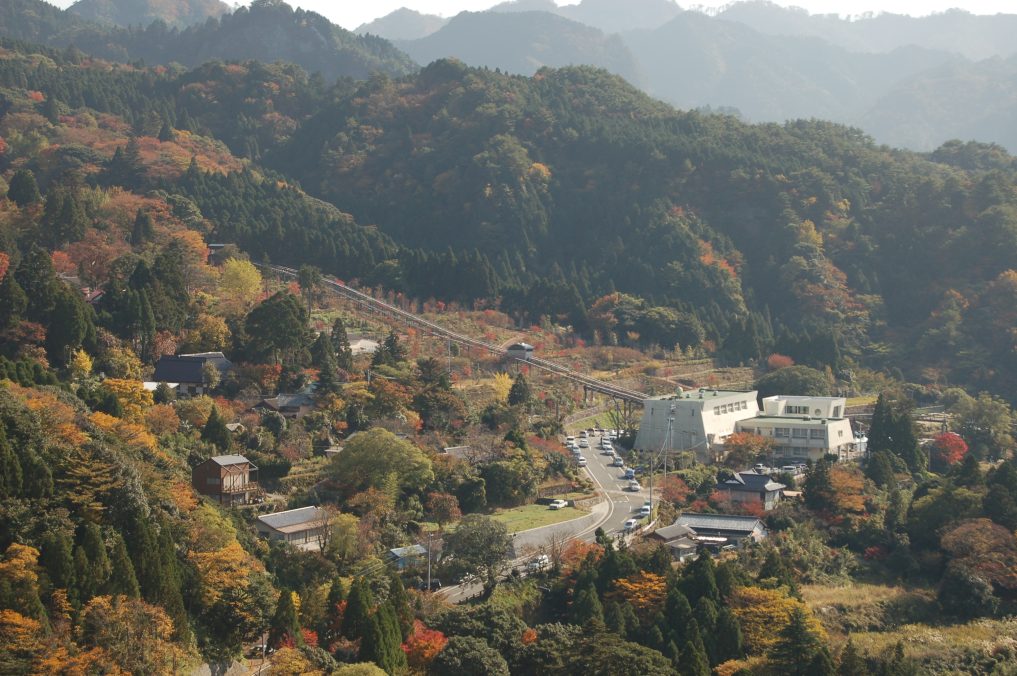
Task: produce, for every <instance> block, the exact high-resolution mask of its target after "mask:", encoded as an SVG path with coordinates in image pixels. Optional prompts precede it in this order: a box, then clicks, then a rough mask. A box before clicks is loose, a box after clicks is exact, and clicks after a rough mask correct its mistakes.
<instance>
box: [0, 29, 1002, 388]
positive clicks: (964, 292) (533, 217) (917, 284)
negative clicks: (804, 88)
mask: <svg viewBox="0 0 1017 676" xmlns="http://www.w3.org/2000/svg"><path fill="white" fill-rule="evenodd" d="M5 50H6V52H5V56H4V58H2V59H0V87H5V88H9V89H4V90H2V91H4V92H8V93H7V94H5V97H6V100H8V101H23V100H30V101H35V103H32V104H31V105H32V106H34V109H35V110H36V113H37V115H38V116H41V118H40V117H32V116H27V117H26V116H25V115H23V114H18V115H15V114H13V113H11V112H8V113H7V114H6V116H5V118H4V119H5V120H7V124H8V125H9V131H8V132H7V133H6V134H5V135H4V137H5V141H6V143H7V144H8V145H9V146H10V147H11V148H13V149H14V150H13V151H11V153H10V154H8V155H7V156H8V157H20V158H23V159H21V160H20V161H19V163H18V167H19V168H20V167H22V166H24V167H27V168H30V169H32V170H33V171H36V172H37V173H38V174H39V175H40V178H41V179H43V180H45V181H52V180H58V179H59V177H60V176H61V175H62V174H61V172H71V173H72V174H75V173H78V174H80V173H81V172H82V171H83V169H82V167H85V168H88V167H94V165H95V164H96V163H97V162H98V163H99V165H100V168H101V167H102V166H105V165H104V164H103V162H105V161H106V160H103V159H102V158H103V153H105V154H106V155H108V153H109V152H110V145H109V143H110V142H109V140H104V139H105V138H106V134H108V133H109V132H108V131H104V129H106V128H107V127H110V124H111V123H109V122H102V124H103V125H105V127H103V126H99V127H93V126H90V125H91V123H89V122H87V120H90V119H91V120H103V119H104V118H103V117H102V116H103V115H108V114H112V115H115V116H119V119H122V120H123V122H120V123H117V124H115V125H113V127H112V128H115V129H118V130H119V131H118V133H119V134H121V135H123V134H125V133H127V131H130V132H131V133H133V134H136V135H137V136H138V137H139V138H142V139H144V138H148V139H156V138H157V137H158V138H160V139H161V138H166V139H171V138H173V136H174V134H175V133H178V132H179V133H180V134H181V137H182V138H187V139H193V138H209V139H211V138H214V139H218V140H221V141H222V142H224V143H225V144H227V145H228V147H229V148H230V149H231V150H232V152H233V153H234V154H235V155H237V156H240V157H243V158H246V160H247V161H248V164H247V165H246V168H244V166H245V165H243V164H240V165H236V164H234V163H225V164H224V163H223V162H220V161H216V162H215V163H214V164H217V165H220V166H226V167H228V169H227V170H226V171H227V172H228V173H227V174H226V175H223V174H221V173H219V172H207V171H202V170H201V169H205V168H207V163H205V164H202V163H201V162H199V163H198V164H197V165H195V166H192V168H191V169H190V170H188V171H183V170H182V169H180V168H179V167H178V169H179V170H178V171H176V172H173V173H171V174H170V175H162V176H160V178H159V179H158V180H153V179H151V178H150V179H148V180H146V181H142V182H140V183H139V184H138V187H139V188H142V189H145V190H151V189H160V190H162V191H164V192H167V193H170V194H178V195H180V196H181V197H183V198H186V199H187V200H188V201H189V202H191V203H193V204H194V205H195V207H196V208H197V209H198V210H199V212H200V213H201V214H203V216H204V217H205V218H207V219H209V221H208V225H206V226H205V227H206V228H208V229H207V232H208V233H211V236H214V237H215V239H217V240H219V241H227V242H235V243H236V244H238V245H240V246H241V247H243V248H245V249H247V250H248V251H249V252H250V253H251V254H252V255H253V256H255V257H256V258H258V259H260V258H261V257H263V256H266V255H267V256H270V257H271V258H272V259H273V260H275V261H278V262H285V263H287V264H292V265H299V264H301V263H312V264H316V265H319V266H321V267H322V268H323V269H324V270H325V271H326V272H330V273H334V274H336V275H338V276H340V277H341V278H344V279H354V278H356V279H359V280H360V281H361V282H367V283H371V284H381V285H383V286H385V287H387V288H389V289H392V290H394V291H402V292H405V293H407V294H409V295H411V296H415V297H418V298H427V297H435V298H441V299H445V300H458V301H465V302H473V301H482V302H484V303H487V304H489V305H496V306H500V307H501V308H503V309H504V310H506V311H508V312H511V313H512V314H513V315H515V316H516V317H517V318H518V319H520V320H524V321H532V322H537V321H539V320H540V319H541V317H542V316H548V317H550V318H552V319H555V320H560V321H563V322H565V323H568V324H571V325H573V326H574V327H575V328H576V329H577V330H578V331H579V332H580V333H581V334H582V335H585V336H587V337H589V338H591V339H598V340H603V341H607V342H611V341H615V340H617V341H620V342H624V341H626V340H630V341H638V342H640V343H643V344H653V343H656V344H661V345H674V344H675V343H678V344H680V345H682V346H686V347H687V346H705V347H706V348H708V349H712V350H715V351H716V353H717V354H718V355H721V356H724V357H726V358H728V359H730V360H731V361H734V362H737V361H743V360H746V359H758V358H761V357H765V356H766V355H767V354H769V353H771V352H773V351H777V352H780V353H781V354H785V355H789V356H791V357H792V358H794V359H795V360H796V361H798V362H799V363H806V364H812V365H817V366H832V367H834V368H839V367H840V366H841V365H842V364H843V363H844V359H843V358H844V357H851V358H853V359H855V360H858V359H864V360H866V363H869V364H871V365H874V366H884V365H889V364H891V363H892V364H903V365H904V366H902V367H901V368H906V369H907V370H908V372H909V373H908V375H911V376H913V377H916V378H934V379H944V380H947V379H948V380H949V381H953V382H962V383H965V384H968V385H971V386H973V387H985V388H991V389H994V390H997V391H1001V392H1007V393H1009V394H1011V395H1013V394H1017V385H1015V383H1014V382H1013V375H1012V374H1014V373H1017V369H1015V368H1012V366H1014V364H1013V363H1012V362H1013V361H1014V356H1013V355H1014V351H1013V350H1012V349H1011V348H1012V340H1011V338H1010V335H1011V334H1010V329H1011V328H1012V325H1013V322H1012V321H1011V319H1010V317H1011V313H1010V310H1009V309H1008V308H1009V307H1010V306H1011V305H1012V303H1013V300H1014V299H1015V298H1017V275H1015V274H1014V273H1012V272H1008V271H1009V270H1010V269H1011V268H1013V267H1014V266H1015V261H1017V208H1015V201H1017V197H1015V190H1014V182H1015V181H1014V177H1015V174H1017V172H1015V164H1014V159H1013V158H1012V157H1011V156H1009V155H1007V153H1006V152H1005V151H1003V150H1002V149H1000V148H998V147H993V146H984V145H978V144H960V143H954V144H949V145H947V146H944V147H943V148H941V149H939V150H938V151H936V153H934V154H932V155H930V156H923V155H918V154H913V153H907V152H900V151H893V150H890V149H888V148H885V147H880V146H876V145H875V144H873V143H872V142H871V140H869V139H868V138H867V137H866V136H865V135H864V134H862V133H861V132H858V131H856V130H852V129H849V128H846V127H841V126H838V125H833V124H829V123H822V122H799V123H795V124H791V125H785V126H780V125H772V124H771V125H747V124H745V123H742V122H740V121H738V120H736V119H734V118H731V117H725V116H718V115H705V114H701V113H696V112H680V111H676V110H674V109H672V108H670V107H668V106H666V105H664V104H662V103H660V102H657V101H654V100H653V99H651V98H649V97H647V96H646V95H644V94H642V93H641V92H639V91H638V90H636V89H634V88H633V87H631V86H630V85H628V84H626V83H625V82H624V81H623V80H621V79H620V78H617V77H615V76H611V75H609V74H607V73H606V72H604V71H601V70H596V69H592V68H564V69H559V70H554V69H543V70H541V71H539V72H538V73H537V74H536V76H534V77H532V78H526V77H521V76H512V75H507V74H502V73H496V72H493V71H489V70H483V69H471V68H468V67H466V66H464V65H463V64H461V63H459V62H455V61H438V62H436V63H434V64H432V65H430V66H428V67H427V68H425V69H423V70H422V71H420V72H419V73H417V74H415V75H412V76H406V77H403V78H399V79H393V78H384V77H379V78H372V79H371V80H369V81H366V82H362V83H360V84H357V83H352V82H349V81H343V82H340V83H339V84H338V85H336V86H335V87H327V86H326V85H325V83H324V81H323V80H321V79H316V78H313V77H309V76H308V75H307V74H306V73H305V72H303V71H302V70H300V69H299V68H296V67H293V66H285V65H281V64H275V65H272V66H266V65H263V64H258V63H234V64H222V63H210V64H206V65H204V66H202V67H200V68H196V69H194V70H192V71H188V72H182V73H176V72H172V71H164V70H162V69H139V68H136V67H130V66H117V65H115V64H109V63H106V62H102V61H96V60H94V59H89V58H84V57H82V56H81V55H80V53H73V52H57V51H52V50H38V49H37V48H32V47H28V46H24V45H17V44H14V43H7V44H6V45H5ZM32 97H35V98H32ZM19 105H21V106H22V107H24V106H25V105H28V104H25V103H22V104H19ZM5 110H10V107H9V106H8V107H7V108H5ZM79 116H80V118H79ZM40 119H44V120H46V121H47V123H48V124H50V125H57V129H58V130H61V131H60V132H59V134H56V135H55V137H54V138H49V135H50V134H51V132H49V131H47V129H48V127H46V126H45V125H43V126H42V127H41V128H40V127H39V126H38V125H39V124H40V123H39V120H40ZM79 119H80V120H84V121H85V122H76V123H74V124H71V123H70V122H69V121H70V120H79ZM118 125H119V126H118ZM123 125H126V127H124V126H123ZM40 133H41V134H42V135H43V139H44V140H45V143H42V142H41V141H40V140H39V134H40ZM151 142H152V143H154V141H151ZM40 143H42V145H39V144H40ZM33 144H34V145H33ZM170 147H171V146H170ZM186 147H188V148H192V149H193V148H194V144H193V142H189V144H188V145H187V146H186ZM155 148H156V146H153V147H152V148H149V149H148V150H149V151H151V152H155ZM99 149H102V151H101V152H99ZM97 152H99V154H98V155H97V154H96V153H97ZM164 152H166V151H164ZM174 152H176V153H177V154H179V152H184V151H174ZM191 152H193V150H192V151H191ZM168 156H170V157H172V156H174V155H173V153H170V154H169V155H168ZM25 158H27V159H25ZM107 159H108V158H107ZM110 161H112V160H110ZM185 164H186V162H185ZM265 167H268V168H270V171H269V170H266V169H265ZM84 171H85V175H86V176H94V175H95V174H96V172H97V171H98V170H97V169H95V168H92V169H85V170H84ZM118 171H119V170H118ZM270 172H276V173H275V174H272V173H270ZM266 176H271V177H272V179H273V180H270V181H265V180H264V178H265V177H266ZM89 180H93V179H89ZM296 181H299V184H300V185H301V186H302V187H303V188H304V189H305V190H307V191H308V192H309V193H311V194H313V195H314V196H316V197H319V198H321V199H323V200H326V201H327V202H330V203H331V204H333V205H335V207H338V209H335V210H333V209H331V208H324V207H323V206H322V203H319V202H314V201H310V200H308V199H307V198H306V197H305V196H303V195H302V194H301V193H299V191H295V190H293V189H292V187H291V186H292V185H294V184H295V182H296ZM344 212H345V213H349V214H351V216H346V215H345V213H344ZM356 224H372V227H362V226H360V225H356ZM962 345H963V346H964V350H960V346H962ZM958 353H960V354H961V358H959V359H958V358H957V354H958Z"/></svg>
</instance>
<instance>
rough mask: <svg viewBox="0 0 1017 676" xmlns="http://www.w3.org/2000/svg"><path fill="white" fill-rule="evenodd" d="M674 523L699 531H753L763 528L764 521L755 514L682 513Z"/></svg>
mask: <svg viewBox="0 0 1017 676" xmlns="http://www.w3.org/2000/svg"><path fill="white" fill-rule="evenodd" d="M674 525H683V526H688V527H689V528H692V529H694V530H696V531H697V532H698V531H699V530H700V529H702V530H728V531H739V532H745V533H751V532H752V531H753V530H755V529H756V527H759V528H762V527H763V522H762V521H760V520H759V519H757V518H756V517H754V516H737V515H735V514H682V515H681V516H679V517H678V520H677V521H675V522H674Z"/></svg>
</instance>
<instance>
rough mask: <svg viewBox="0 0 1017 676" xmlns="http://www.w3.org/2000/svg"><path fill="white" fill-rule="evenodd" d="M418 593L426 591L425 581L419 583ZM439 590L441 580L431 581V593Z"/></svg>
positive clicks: (434, 579) (433, 579)
mask: <svg viewBox="0 0 1017 676" xmlns="http://www.w3.org/2000/svg"><path fill="white" fill-rule="evenodd" d="M419 588H420V591H427V580H421V581H420V587H419ZM439 589H441V580H438V579H436V578H432V579H431V591H438V590H439Z"/></svg>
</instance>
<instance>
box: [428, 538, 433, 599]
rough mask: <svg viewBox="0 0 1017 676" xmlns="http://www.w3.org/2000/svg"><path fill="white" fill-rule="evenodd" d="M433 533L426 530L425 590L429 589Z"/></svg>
mask: <svg viewBox="0 0 1017 676" xmlns="http://www.w3.org/2000/svg"><path fill="white" fill-rule="evenodd" d="M433 535H434V533H432V532H431V531H427V591H428V592H430V591H431V537H432V536H433Z"/></svg>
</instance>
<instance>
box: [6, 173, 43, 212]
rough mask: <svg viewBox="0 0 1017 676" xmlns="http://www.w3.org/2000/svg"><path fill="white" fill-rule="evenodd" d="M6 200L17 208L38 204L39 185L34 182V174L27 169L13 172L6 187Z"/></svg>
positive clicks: (39, 197) (39, 196)
mask: <svg viewBox="0 0 1017 676" xmlns="http://www.w3.org/2000/svg"><path fill="white" fill-rule="evenodd" d="M7 198H8V199H10V200H11V201H12V202H14V203H15V204H17V205H18V206H19V207H25V206H28V205H29V204H35V203H36V202H38V201H39V200H40V199H41V198H42V196H41V195H40V194H39V185H38V184H37V183H36V182H35V174H33V173H32V172H31V170H29V169H18V170H17V171H16V172H14V176H12V177H11V182H10V184H9V185H8V187H7Z"/></svg>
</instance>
